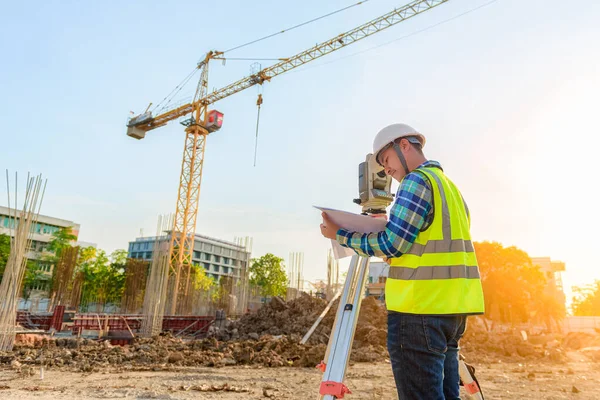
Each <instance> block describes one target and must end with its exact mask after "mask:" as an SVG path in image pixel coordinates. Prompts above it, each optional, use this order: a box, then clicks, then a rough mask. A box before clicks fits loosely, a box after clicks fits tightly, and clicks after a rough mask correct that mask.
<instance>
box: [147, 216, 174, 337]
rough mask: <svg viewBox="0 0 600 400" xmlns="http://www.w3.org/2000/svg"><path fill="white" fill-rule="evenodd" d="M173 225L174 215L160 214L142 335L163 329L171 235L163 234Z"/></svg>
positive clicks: (157, 332)
mask: <svg viewBox="0 0 600 400" xmlns="http://www.w3.org/2000/svg"><path fill="white" fill-rule="evenodd" d="M172 227H173V216H172V215H169V216H162V215H161V216H159V217H158V223H157V228H156V231H157V232H156V238H155V240H154V246H153V248H152V251H153V254H152V265H151V266H150V273H149V274H148V280H147V282H146V292H145V294H144V305H143V308H142V326H141V328H140V335H141V336H143V337H154V336H157V335H158V334H159V333H160V332H161V331H162V321H163V317H164V315H165V302H166V299H167V287H168V282H169V237H168V235H165V236H161V235H162V233H163V232H165V231H167V230H170V229H171V228H172Z"/></svg>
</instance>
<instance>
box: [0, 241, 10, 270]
mask: <svg viewBox="0 0 600 400" xmlns="http://www.w3.org/2000/svg"><path fill="white" fill-rule="evenodd" d="M9 254H10V236H8V235H5V234H1V235H0V282H2V276H3V275H4V269H5V268H6V263H7V262H8V256H9Z"/></svg>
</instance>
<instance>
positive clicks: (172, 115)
mask: <svg viewBox="0 0 600 400" xmlns="http://www.w3.org/2000/svg"><path fill="white" fill-rule="evenodd" d="M447 1H449V0H415V1H412V2H410V3H408V4H406V5H404V6H402V7H401V8H398V9H395V10H393V11H390V12H388V13H387V14H384V15H382V16H380V17H378V18H375V19H373V20H371V21H369V22H367V23H365V24H363V25H360V26H358V27H356V28H354V29H352V30H350V31H348V32H345V33H342V34H340V35H338V36H336V37H334V38H332V39H330V40H328V41H325V42H323V43H320V44H317V45H316V46H314V47H311V48H310V49H307V50H305V51H303V52H301V53H298V54H296V55H295V56H292V57H289V58H286V59H284V60H283V61H281V62H279V63H277V64H274V65H272V66H270V67H267V68H265V69H263V70H261V71H259V72H258V73H256V74H254V75H250V76H247V77H245V78H242V79H240V80H239V81H237V82H234V83H232V84H230V85H227V86H225V87H223V88H221V89H218V90H215V91H213V92H212V93H210V94H208V95H206V96H205V97H203V98H201V99H198V100H196V101H195V102H194V103H188V104H184V105H182V106H180V107H176V108H173V109H171V110H167V111H165V112H163V113H161V114H159V115H157V116H155V117H152V115H151V113H144V114H141V115H138V116H136V117H134V118H132V119H130V120H129V122H128V123H127V126H128V127H130V128H134V127H135V128H136V129H139V130H141V131H149V130H152V129H155V128H158V127H160V126H163V125H165V124H166V123H168V122H169V121H172V120H174V119H177V118H180V117H182V116H185V115H187V114H189V113H191V112H192V111H193V110H194V108H195V106H198V105H200V104H203V105H209V104H213V103H215V102H217V101H219V100H222V99H224V98H226V97H229V96H231V95H233V94H235V93H238V92H241V91H243V90H245V89H248V88H250V87H252V86H254V85H262V84H263V83H264V82H265V81H269V80H271V78H274V77H275V76H278V75H281V74H283V73H285V72H287V71H289V70H292V69H294V68H297V67H299V66H302V65H304V64H306V63H308V62H311V61H313V60H316V59H317V58H320V57H323V56H325V55H327V54H329V53H332V52H334V51H336V50H339V49H341V48H342V47H346V46H348V45H350V44H352V43H355V42H357V41H359V40H361V39H364V38H366V37H368V36H371V35H374V34H375V33H378V32H381V31H383V30H385V29H387V28H389V27H391V26H393V25H396V24H398V23H400V22H402V21H405V20H407V19H409V18H412V17H414V16H416V15H418V14H421V13H423V12H425V11H427V10H430V9H432V8H434V7H436V6H438V5H440V4H443V3H446V2H447ZM220 54H222V53H219V52H215V53H214V56H216V55H220ZM214 56H213V57H214ZM207 58H210V56H209V57H207ZM146 114H149V115H146Z"/></svg>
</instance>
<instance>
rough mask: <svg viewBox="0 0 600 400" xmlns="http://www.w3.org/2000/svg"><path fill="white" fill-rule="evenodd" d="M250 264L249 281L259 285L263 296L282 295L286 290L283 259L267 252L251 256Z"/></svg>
mask: <svg viewBox="0 0 600 400" xmlns="http://www.w3.org/2000/svg"><path fill="white" fill-rule="evenodd" d="M251 262H252V265H251V266H250V269H249V272H250V283H251V284H252V285H256V286H258V287H260V292H261V295H262V296H263V297H268V296H284V295H285V294H286V291H287V274H286V273H285V268H284V266H283V259H282V258H279V257H277V256H274V255H273V254H271V253H267V254H265V255H264V256H262V257H260V258H253V259H252V261H251Z"/></svg>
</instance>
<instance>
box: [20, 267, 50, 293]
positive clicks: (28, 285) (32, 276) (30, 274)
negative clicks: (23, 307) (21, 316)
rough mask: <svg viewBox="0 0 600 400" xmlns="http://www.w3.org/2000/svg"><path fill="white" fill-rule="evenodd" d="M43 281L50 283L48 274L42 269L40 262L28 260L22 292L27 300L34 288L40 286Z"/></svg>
mask: <svg viewBox="0 0 600 400" xmlns="http://www.w3.org/2000/svg"><path fill="white" fill-rule="evenodd" d="M41 282H46V284H47V283H48V277H47V275H46V274H44V271H42V269H41V267H40V264H39V263H38V262H36V261H31V260H28V261H27V267H26V270H25V275H24V276H23V291H22V292H21V295H22V297H23V299H24V300H25V301H27V300H28V299H29V296H31V292H32V291H33V288H34V287H36V286H38V285H39V284H40V283H41Z"/></svg>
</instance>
